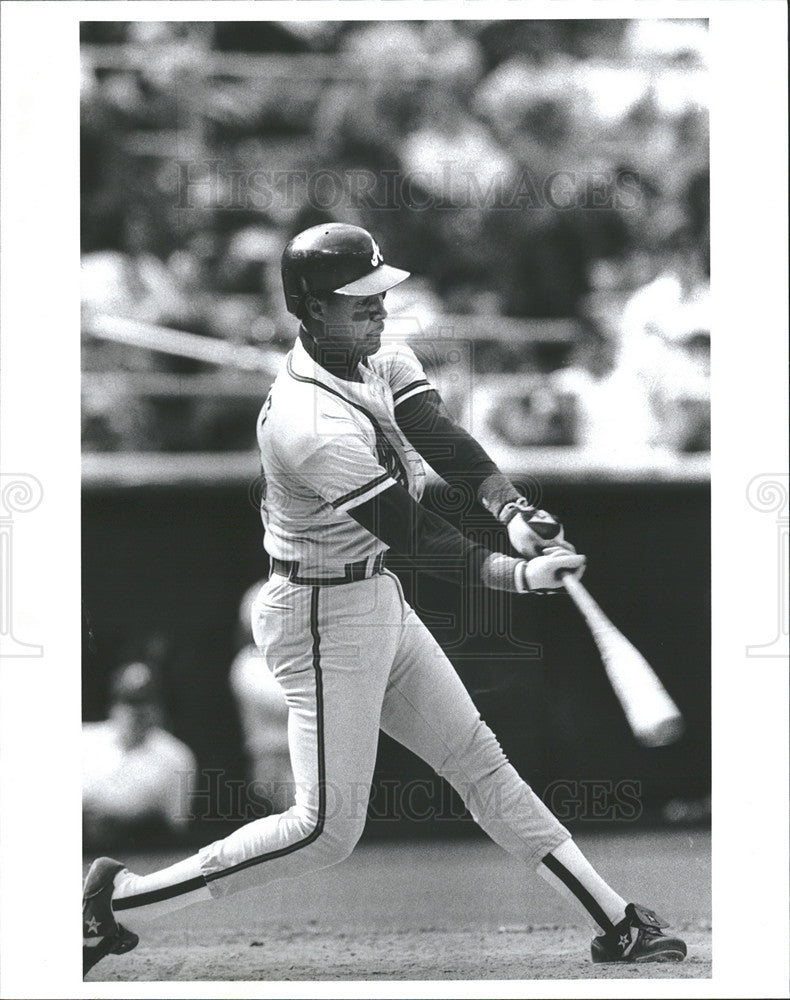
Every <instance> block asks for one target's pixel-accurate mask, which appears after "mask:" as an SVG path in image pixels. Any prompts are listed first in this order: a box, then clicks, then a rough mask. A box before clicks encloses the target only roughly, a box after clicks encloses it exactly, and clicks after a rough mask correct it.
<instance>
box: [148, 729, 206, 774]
mask: <svg viewBox="0 0 790 1000" xmlns="http://www.w3.org/2000/svg"><path fill="white" fill-rule="evenodd" d="M148 742H149V746H150V748H151V749H152V750H153V751H154V752H155V753H156V756H157V757H158V758H159V759H160V760H161V761H162V762H163V763H164V762H165V761H171V762H172V763H173V765H174V766H184V767H192V766H194V762H195V755H194V754H193V753H192V751H191V750H190V748H189V747H188V746H187V745H186V743H184V742H182V741H181V740H180V739H179V738H178V737H177V736H174V735H173V734H172V733H169V732H168V731H167V730H166V729H160V728H157V729H152V730H151V732H150V733H149V736H148Z"/></svg>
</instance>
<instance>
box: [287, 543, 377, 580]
mask: <svg viewBox="0 0 790 1000" xmlns="http://www.w3.org/2000/svg"><path fill="white" fill-rule="evenodd" d="M270 567H271V568H270V572H271V573H276V574H277V575H278V576H284V577H286V579H288V580H290V581H291V582H292V583H301V584H305V585H306V586H308V587H336V586H338V585H339V584H341V583H354V582H356V581H357V580H367V579H368V578H369V577H371V576H376V575H377V574H379V573H383V572H384V553H383V552H379V554H378V555H377V556H376V557H375V559H373V560H371V559H369V558H368V559H360V560H359V561H358V562H353V563H346V565H345V566H344V567H343V572H344V575H343V576H330V577H319V576H299V563H298V562H296V561H294V560H291V559H277V558H276V557H275V556H272V558H271V560H270Z"/></svg>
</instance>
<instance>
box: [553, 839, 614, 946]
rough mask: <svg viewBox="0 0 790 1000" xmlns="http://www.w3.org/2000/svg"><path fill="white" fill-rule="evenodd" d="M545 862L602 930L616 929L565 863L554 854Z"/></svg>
mask: <svg viewBox="0 0 790 1000" xmlns="http://www.w3.org/2000/svg"><path fill="white" fill-rule="evenodd" d="M543 864H544V865H545V866H546V867H547V868H548V870H549V871H550V872H552V873H553V874H554V875H556V876H557V878H558V879H559V880H560V882H562V883H564V885H565V886H566V888H568V889H570V891H571V892H572V893H573V895H574V896H575V897H576V898H577V899H578V900H579V902H580V903H581V904H582V906H583V907H584V908H585V910H587V912H588V913H589V914H590V916H591V917H592V918H593V920H594V921H595V922H596V924H598V926H599V927H600V928H601V930H603V931H612V930H614V924H613V923H612V921H611V920H610V919H609V918H608V917H607V916H606V914H605V913H604V910H603V908H602V906H601V904H600V903H599V902H598V900H597V899H596V898H595V897H594V896H593V895H592V893H590V892H589V891H588V890H587V889H585V888H584V886H583V885H582V884H581V882H580V881H579V880H578V879H577V878H576V876H575V875H574V874H573V872H570V871H568V869H567V868H566V867H565V865H564V864H562V862H561V861H558V860H557V859H556V858H555V857H554V855H553V854H547V855H546V857H545V858H544V859H543Z"/></svg>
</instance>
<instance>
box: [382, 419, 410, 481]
mask: <svg viewBox="0 0 790 1000" xmlns="http://www.w3.org/2000/svg"><path fill="white" fill-rule="evenodd" d="M376 457H377V458H378V460H379V464H380V465H382V466H383V467H384V468H385V469H386V470H387V473H388V474H389V475H390V476H392V478H393V479H394V480H395V482H396V483H398V485H400V486H402V487H403V488H404V489H405V490H407V489H408V488H409V477H408V475H407V474H406V470H405V469H404V467H403V463H402V462H401V460H400V457H399V455H398V453H397V452H396V451H395V449H394V448H393V447H392V445H391V444H390V443H389V441H388V440H387V438H386V437H385V436H384V435H383V434H381V433H380V432H379V431H376Z"/></svg>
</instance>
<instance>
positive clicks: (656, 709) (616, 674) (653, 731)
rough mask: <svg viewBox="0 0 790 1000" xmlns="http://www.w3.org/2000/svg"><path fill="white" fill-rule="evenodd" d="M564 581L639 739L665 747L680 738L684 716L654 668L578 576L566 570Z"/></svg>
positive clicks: (649, 745)
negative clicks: (590, 633)
mask: <svg viewBox="0 0 790 1000" xmlns="http://www.w3.org/2000/svg"><path fill="white" fill-rule="evenodd" d="M562 582H563V585H564V587H565V589H566V591H567V592H568V594H569V595H570V597H571V600H572V601H573V602H574V604H575V605H576V607H577V608H578V609H579V611H580V612H581V614H582V617H583V618H584V620H585V621H586V622H587V625H588V627H589V629H590V632H592V636H593V639H594V640H595V644H596V646H597V647H598V652H599V653H600V654H601V659H602V660H603V665H604V668H605V670H606V675H607V677H608V678H609V683H610V684H611V685H612V688H613V689H614V693H615V694H616V695H617V698H618V700H619V702H620V704H621V705H622V707H623V711H624V712H625V717H626V719H627V720H628V725H629V726H630V727H631V731H632V732H633V734H634V736H635V737H636V739H637V740H638V741H639V742H640V743H641V744H642V745H643V746H646V747H663V746H667V745H668V744H670V743H674V742H676V741H677V740H679V739H680V737H681V736H682V734H683V730H684V722H683V716H682V715H681V714H680V711H679V709H678V707H677V705H676V704H675V703H674V701H672V699H671V698H670V697H669V695H668V694H667V692H666V690H665V689H664V685H663V684H662V683H661V681H660V680H659V679H658V677H657V676H656V674H655V672H654V670H653V668H652V667H651V666H650V664H649V663H648V662H647V660H646V659H645V658H644V656H642V654H641V653H640V652H639V650H638V649H637V648H636V647H635V646H634V645H633V644H632V643H631V642H629V641H628V639H626V637H625V636H624V635H623V633H622V632H621V631H620V630H619V629H618V628H617V626H616V625H614V624H613V623H612V622H611V621H610V620H609V619H608V618H607V617H606V615H605V614H604V612H603V611H602V610H601V607H600V605H599V604H598V603H597V602H596V601H595V600H594V599H593V598H592V597H591V595H590V594H589V592H588V591H587V589H586V588H585V587H584V585H583V584H582V583H581V582H580V581H579V580H577V579H576V577H575V576H572V575H570V574H567V573H566V574H563V578H562Z"/></svg>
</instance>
